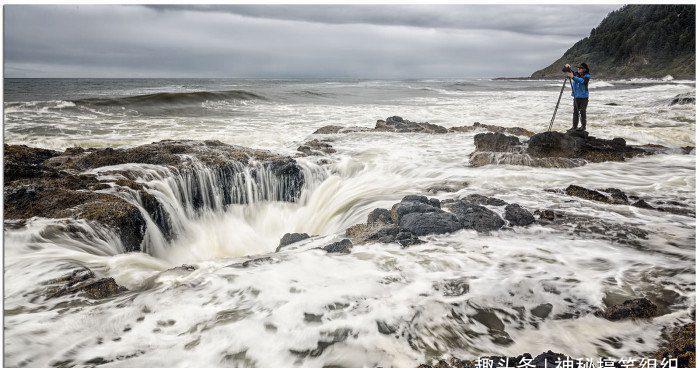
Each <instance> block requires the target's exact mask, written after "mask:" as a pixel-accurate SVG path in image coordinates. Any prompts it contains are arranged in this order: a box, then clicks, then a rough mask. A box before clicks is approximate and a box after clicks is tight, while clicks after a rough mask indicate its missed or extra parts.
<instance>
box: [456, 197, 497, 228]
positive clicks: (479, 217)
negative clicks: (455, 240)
mask: <svg viewBox="0 0 700 368" xmlns="http://www.w3.org/2000/svg"><path fill="white" fill-rule="evenodd" d="M447 208H448V209H449V210H450V212H452V213H453V214H454V215H455V216H456V217H457V219H458V220H459V222H460V223H461V224H462V227H464V228H465V229H471V230H476V231H478V232H480V233H487V232H489V231H493V230H498V229H500V228H502V227H503V225H505V221H503V219H501V216H499V215H498V214H497V213H496V212H493V211H491V210H490V209H488V208H486V207H484V206H480V205H477V204H473V203H466V202H463V201H457V202H454V203H450V204H449V205H448V206H447Z"/></svg>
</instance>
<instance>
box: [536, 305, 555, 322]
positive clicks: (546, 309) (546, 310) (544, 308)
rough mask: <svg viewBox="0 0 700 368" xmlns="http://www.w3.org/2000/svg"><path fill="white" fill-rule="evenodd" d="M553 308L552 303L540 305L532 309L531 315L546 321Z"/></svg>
mask: <svg viewBox="0 0 700 368" xmlns="http://www.w3.org/2000/svg"><path fill="white" fill-rule="evenodd" d="M552 308H553V306H552V304H550V303H544V304H540V305H538V306H536V307H534V308H532V309H530V314H532V315H533V316H535V317H539V318H542V319H544V318H547V317H548V316H549V314H550V313H552Z"/></svg>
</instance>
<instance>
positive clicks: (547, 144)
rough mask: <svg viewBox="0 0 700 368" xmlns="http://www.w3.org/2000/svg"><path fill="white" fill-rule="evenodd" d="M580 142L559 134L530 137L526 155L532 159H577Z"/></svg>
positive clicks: (539, 134) (551, 133)
mask: <svg viewBox="0 0 700 368" xmlns="http://www.w3.org/2000/svg"><path fill="white" fill-rule="evenodd" d="M581 146H582V142H581V140H579V139H576V138H575V137H572V136H571V135H568V134H564V133H561V132H555V131H552V132H544V133H538V134H535V135H533V136H532V137H530V140H529V141H528V146H527V153H529V154H530V155H531V156H532V157H570V158H573V157H579V156H580V155H581V151H582V147H581Z"/></svg>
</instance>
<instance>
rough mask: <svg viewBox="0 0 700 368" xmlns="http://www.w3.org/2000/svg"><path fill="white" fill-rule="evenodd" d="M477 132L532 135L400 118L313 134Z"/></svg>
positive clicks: (515, 129)
mask: <svg viewBox="0 0 700 368" xmlns="http://www.w3.org/2000/svg"><path fill="white" fill-rule="evenodd" d="M478 130H486V131H488V132H492V133H499V134H501V133H507V134H512V135H520V136H526V137H530V136H532V135H533V134H534V133H533V132H531V131H529V130H527V129H524V128H520V127H502V126H498V125H489V124H481V123H478V122H477V123H474V124H473V125H469V126H467V125H465V126H457V127H451V128H446V127H444V126H441V125H437V124H432V123H427V122H422V123H421V122H413V121H410V120H408V119H404V118H402V117H400V116H390V117H388V118H386V119H384V120H377V122H376V124H375V126H374V128H367V127H360V126H350V127H344V126H340V125H325V126H322V127H320V128H318V129H316V131H314V132H313V134H343V133H355V132H392V133H428V134H445V133H463V132H473V131H478Z"/></svg>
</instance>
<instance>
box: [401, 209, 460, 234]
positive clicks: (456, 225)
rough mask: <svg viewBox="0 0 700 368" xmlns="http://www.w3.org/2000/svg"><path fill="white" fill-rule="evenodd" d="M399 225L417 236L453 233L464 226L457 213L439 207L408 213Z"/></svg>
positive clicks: (402, 217)
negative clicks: (429, 210)
mask: <svg viewBox="0 0 700 368" xmlns="http://www.w3.org/2000/svg"><path fill="white" fill-rule="evenodd" d="M399 226H400V227H401V229H404V230H408V231H409V232H411V233H412V234H415V235H417V236H422V235H428V234H445V233H451V232H455V231H457V230H459V229H460V228H461V227H462V226H461V224H460V222H459V220H458V219H457V217H456V216H455V215H453V214H451V213H447V212H445V211H441V210H439V209H438V210H437V211H434V212H411V213H407V214H405V215H403V216H401V217H400V218H399Z"/></svg>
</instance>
